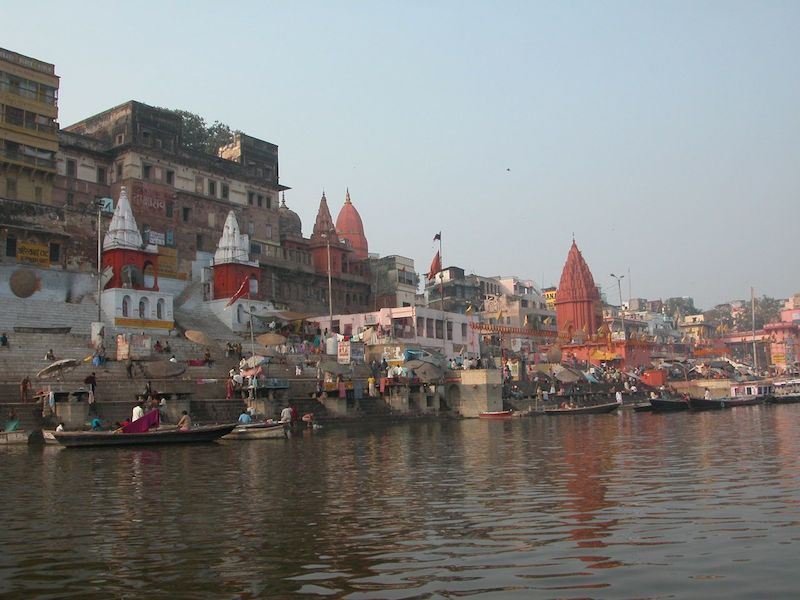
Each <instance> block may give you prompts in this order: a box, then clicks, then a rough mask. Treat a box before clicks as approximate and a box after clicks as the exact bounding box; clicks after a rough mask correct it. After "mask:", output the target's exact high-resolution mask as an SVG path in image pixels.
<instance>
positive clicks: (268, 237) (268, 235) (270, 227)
mask: <svg viewBox="0 0 800 600" xmlns="http://www.w3.org/2000/svg"><path fill="white" fill-rule="evenodd" d="M267 239H268V240H271V239H272V225H271V224H269V223H267Z"/></svg>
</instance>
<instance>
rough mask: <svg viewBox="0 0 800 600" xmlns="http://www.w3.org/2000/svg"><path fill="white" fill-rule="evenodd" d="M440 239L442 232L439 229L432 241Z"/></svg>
mask: <svg viewBox="0 0 800 600" xmlns="http://www.w3.org/2000/svg"><path fill="white" fill-rule="evenodd" d="M441 239H442V232H441V231H440V232H439V233H437V234H436V235H435V236H433V241H434V242H435V241H436V240H439V241H441Z"/></svg>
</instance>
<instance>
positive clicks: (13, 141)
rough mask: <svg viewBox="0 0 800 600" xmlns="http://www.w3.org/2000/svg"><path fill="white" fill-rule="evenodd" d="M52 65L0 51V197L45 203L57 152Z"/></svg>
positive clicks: (56, 115)
mask: <svg viewBox="0 0 800 600" xmlns="http://www.w3.org/2000/svg"><path fill="white" fill-rule="evenodd" d="M58 86H59V78H58V76H57V75H56V74H55V66H54V65H52V64H50V63H46V62H42V61H40V60H36V59H35V58H30V57H28V56H23V55H22V54H17V53H16V52H11V51H10V50H5V49H3V48H0V184H2V186H1V187H0V197H3V198H5V199H7V200H23V201H28V202H39V203H47V201H48V200H49V198H50V196H51V194H52V189H53V176H54V175H55V154H56V151H57V150H58V123H57V122H56V119H57V118H58Z"/></svg>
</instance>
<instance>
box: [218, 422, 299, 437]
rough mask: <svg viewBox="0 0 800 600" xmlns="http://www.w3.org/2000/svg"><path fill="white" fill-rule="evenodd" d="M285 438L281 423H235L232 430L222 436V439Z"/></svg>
mask: <svg viewBox="0 0 800 600" xmlns="http://www.w3.org/2000/svg"><path fill="white" fill-rule="evenodd" d="M276 438H281V439H284V438H286V430H285V428H284V426H283V423H278V424H275V425H264V424H256V425H237V426H236V427H235V428H234V429H233V431H231V432H230V433H228V434H226V435H225V436H223V438H222V439H224V440H268V439H276Z"/></svg>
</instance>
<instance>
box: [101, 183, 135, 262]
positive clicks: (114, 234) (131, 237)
mask: <svg viewBox="0 0 800 600" xmlns="http://www.w3.org/2000/svg"><path fill="white" fill-rule="evenodd" d="M142 246H143V244H142V234H141V233H139V228H138V227H137V226H136V219H134V218H133V211H131V205H130V203H129V202H128V190H127V188H126V187H125V186H122V187H121V188H120V190H119V200H118V201H117V208H115V209H114V216H113V217H111V224H110V225H109V226H108V232H107V233H106V235H105V238H104V239H103V250H111V249H114V248H131V249H136V250H141V249H142Z"/></svg>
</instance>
